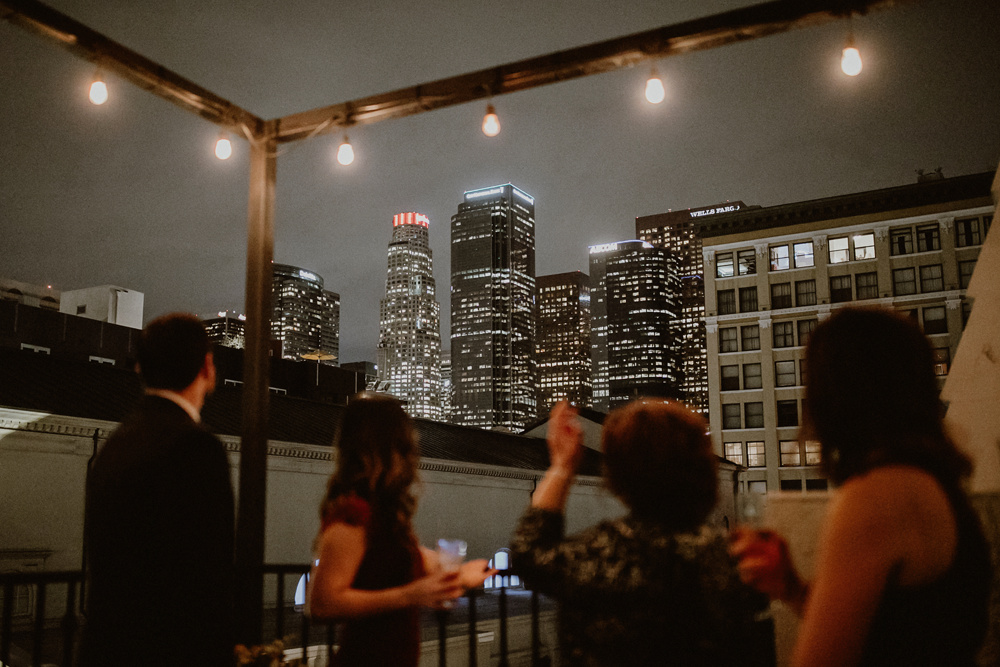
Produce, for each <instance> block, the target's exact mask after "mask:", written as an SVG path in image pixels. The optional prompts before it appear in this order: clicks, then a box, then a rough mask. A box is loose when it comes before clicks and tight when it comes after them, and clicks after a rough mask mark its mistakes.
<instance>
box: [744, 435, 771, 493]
mask: <svg viewBox="0 0 1000 667" xmlns="http://www.w3.org/2000/svg"><path fill="white" fill-rule="evenodd" d="M765 465H767V464H766V463H765V460H764V443H763V442H760V441H751V442H748V443H747V467H748V468H763V467H764V466H765ZM754 484H757V485H760V484H766V482H750V486H751V487H752V486H753V485H754ZM766 489H767V487H766V486H765V487H764V489H762V490H759V491H757V490H756V489H753V488H752V489H751V491H757V492H759V493H763V492H764V491H765V490H766Z"/></svg>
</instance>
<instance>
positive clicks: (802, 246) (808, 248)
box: [792, 241, 815, 269]
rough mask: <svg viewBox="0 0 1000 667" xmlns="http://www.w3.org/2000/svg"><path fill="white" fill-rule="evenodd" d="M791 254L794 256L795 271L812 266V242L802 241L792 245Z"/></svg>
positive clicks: (813, 261)
mask: <svg viewBox="0 0 1000 667" xmlns="http://www.w3.org/2000/svg"><path fill="white" fill-rule="evenodd" d="M792 252H793V254H794V255H795V268H796V269H802V268H805V267H809V266H813V265H814V263H815V260H814V259H813V244H812V241H803V242H801V243H796V244H794V245H793V246H792Z"/></svg>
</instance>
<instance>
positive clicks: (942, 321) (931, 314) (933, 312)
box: [924, 306, 948, 334]
mask: <svg viewBox="0 0 1000 667" xmlns="http://www.w3.org/2000/svg"><path fill="white" fill-rule="evenodd" d="M924 333H925V334H941V333H948V320H947V319H946V314H945V311H944V306H934V307H932V308H924Z"/></svg>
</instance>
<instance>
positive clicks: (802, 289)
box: [795, 280, 816, 306]
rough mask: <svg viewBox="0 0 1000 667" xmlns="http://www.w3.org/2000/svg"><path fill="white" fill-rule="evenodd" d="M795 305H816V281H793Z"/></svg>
mask: <svg viewBox="0 0 1000 667" xmlns="http://www.w3.org/2000/svg"><path fill="white" fill-rule="evenodd" d="M795 305H796V306H815V305H816V281H815V280H797V281H795Z"/></svg>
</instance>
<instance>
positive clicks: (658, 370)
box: [590, 240, 680, 411]
mask: <svg viewBox="0 0 1000 667" xmlns="http://www.w3.org/2000/svg"><path fill="white" fill-rule="evenodd" d="M590 277H591V322H592V324H591V356H592V359H593V364H594V407H595V408H596V409H598V410H602V411H607V410H609V409H614V408H616V407H618V406H619V405H623V404H625V403H627V402H628V401H630V400H632V399H633V398H637V397H640V396H664V397H673V398H676V397H677V396H678V394H679V393H680V369H679V364H678V359H677V353H676V342H675V338H676V333H675V331H674V327H675V324H676V320H677V315H678V313H679V299H678V296H677V295H678V293H679V291H680V279H679V277H678V275H677V268H676V262H675V260H674V259H673V257H672V255H671V254H670V253H668V252H667V251H665V250H663V249H661V248H655V247H653V245H652V244H650V243H647V242H645V241H639V240H635V241H619V242H617V243H607V244H603V245H596V246H591V247H590Z"/></svg>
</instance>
